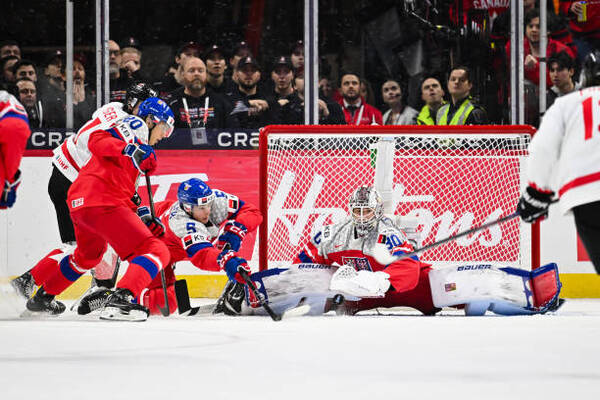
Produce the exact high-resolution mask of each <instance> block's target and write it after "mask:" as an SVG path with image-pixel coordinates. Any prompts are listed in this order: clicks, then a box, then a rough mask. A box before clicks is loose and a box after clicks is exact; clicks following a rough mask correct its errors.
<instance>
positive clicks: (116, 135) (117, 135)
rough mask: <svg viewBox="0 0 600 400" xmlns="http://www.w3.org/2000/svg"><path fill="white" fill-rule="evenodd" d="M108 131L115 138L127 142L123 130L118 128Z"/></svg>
mask: <svg viewBox="0 0 600 400" xmlns="http://www.w3.org/2000/svg"><path fill="white" fill-rule="evenodd" d="M106 132H108V133H110V134H111V135H112V136H113V137H114V138H116V139H119V140H122V141H124V142H125V138H123V135H121V132H119V130H118V129H117V128H110V129H107V130H106Z"/></svg>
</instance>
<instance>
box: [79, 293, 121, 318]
mask: <svg viewBox="0 0 600 400" xmlns="http://www.w3.org/2000/svg"><path fill="white" fill-rule="evenodd" d="M112 293H113V292H112V291H111V290H110V289H107V288H105V287H97V288H95V290H94V291H92V292H91V293H90V294H88V295H86V296H84V297H83V298H82V299H81V301H80V302H79V306H78V307H77V314H79V315H86V314H89V313H91V312H93V311H97V310H101V309H102V308H104V306H105V305H106V302H107V300H108V298H109V297H110V295H111V294H112Z"/></svg>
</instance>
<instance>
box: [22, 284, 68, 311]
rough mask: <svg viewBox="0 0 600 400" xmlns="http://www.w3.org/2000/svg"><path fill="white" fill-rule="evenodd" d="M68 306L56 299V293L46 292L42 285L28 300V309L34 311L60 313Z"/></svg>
mask: <svg viewBox="0 0 600 400" xmlns="http://www.w3.org/2000/svg"><path fill="white" fill-rule="evenodd" d="M66 308H67V307H66V306H65V305H64V304H63V303H61V302H60V301H56V300H54V295H52V294H48V293H46V291H45V290H44V288H43V287H40V288H39V289H38V291H37V292H36V294H35V295H34V296H33V297H32V298H30V299H29V300H28V301H27V310H28V311H30V312H32V313H46V314H50V315H58V314H62V313H63V312H65V309H66Z"/></svg>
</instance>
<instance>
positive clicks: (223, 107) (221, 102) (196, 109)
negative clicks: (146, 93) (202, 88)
mask: <svg viewBox="0 0 600 400" xmlns="http://www.w3.org/2000/svg"><path fill="white" fill-rule="evenodd" d="M207 99H208V102H207ZM168 104H169V107H171V110H173V113H174V114H175V127H176V128H200V127H205V128H219V129H221V128H238V127H239V123H238V121H237V118H236V117H235V116H232V115H231V106H230V105H229V104H228V102H227V101H226V100H225V99H224V98H223V97H222V96H221V95H219V94H216V93H214V92H212V91H207V92H206V93H205V95H203V96H200V97H193V96H190V95H187V94H185V93H184V88H183V87H181V88H179V89H177V90H176V91H174V92H173V93H171V96H170V98H169V101H168ZM186 105H187V110H186Z"/></svg>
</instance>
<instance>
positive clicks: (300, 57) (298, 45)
mask: <svg viewBox="0 0 600 400" xmlns="http://www.w3.org/2000/svg"><path fill="white" fill-rule="evenodd" d="M290 60H291V61H292V66H293V67H294V74H295V75H296V76H304V42H303V41H302V40H297V41H296V42H295V43H294V45H293V46H292V51H291V54H290Z"/></svg>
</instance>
